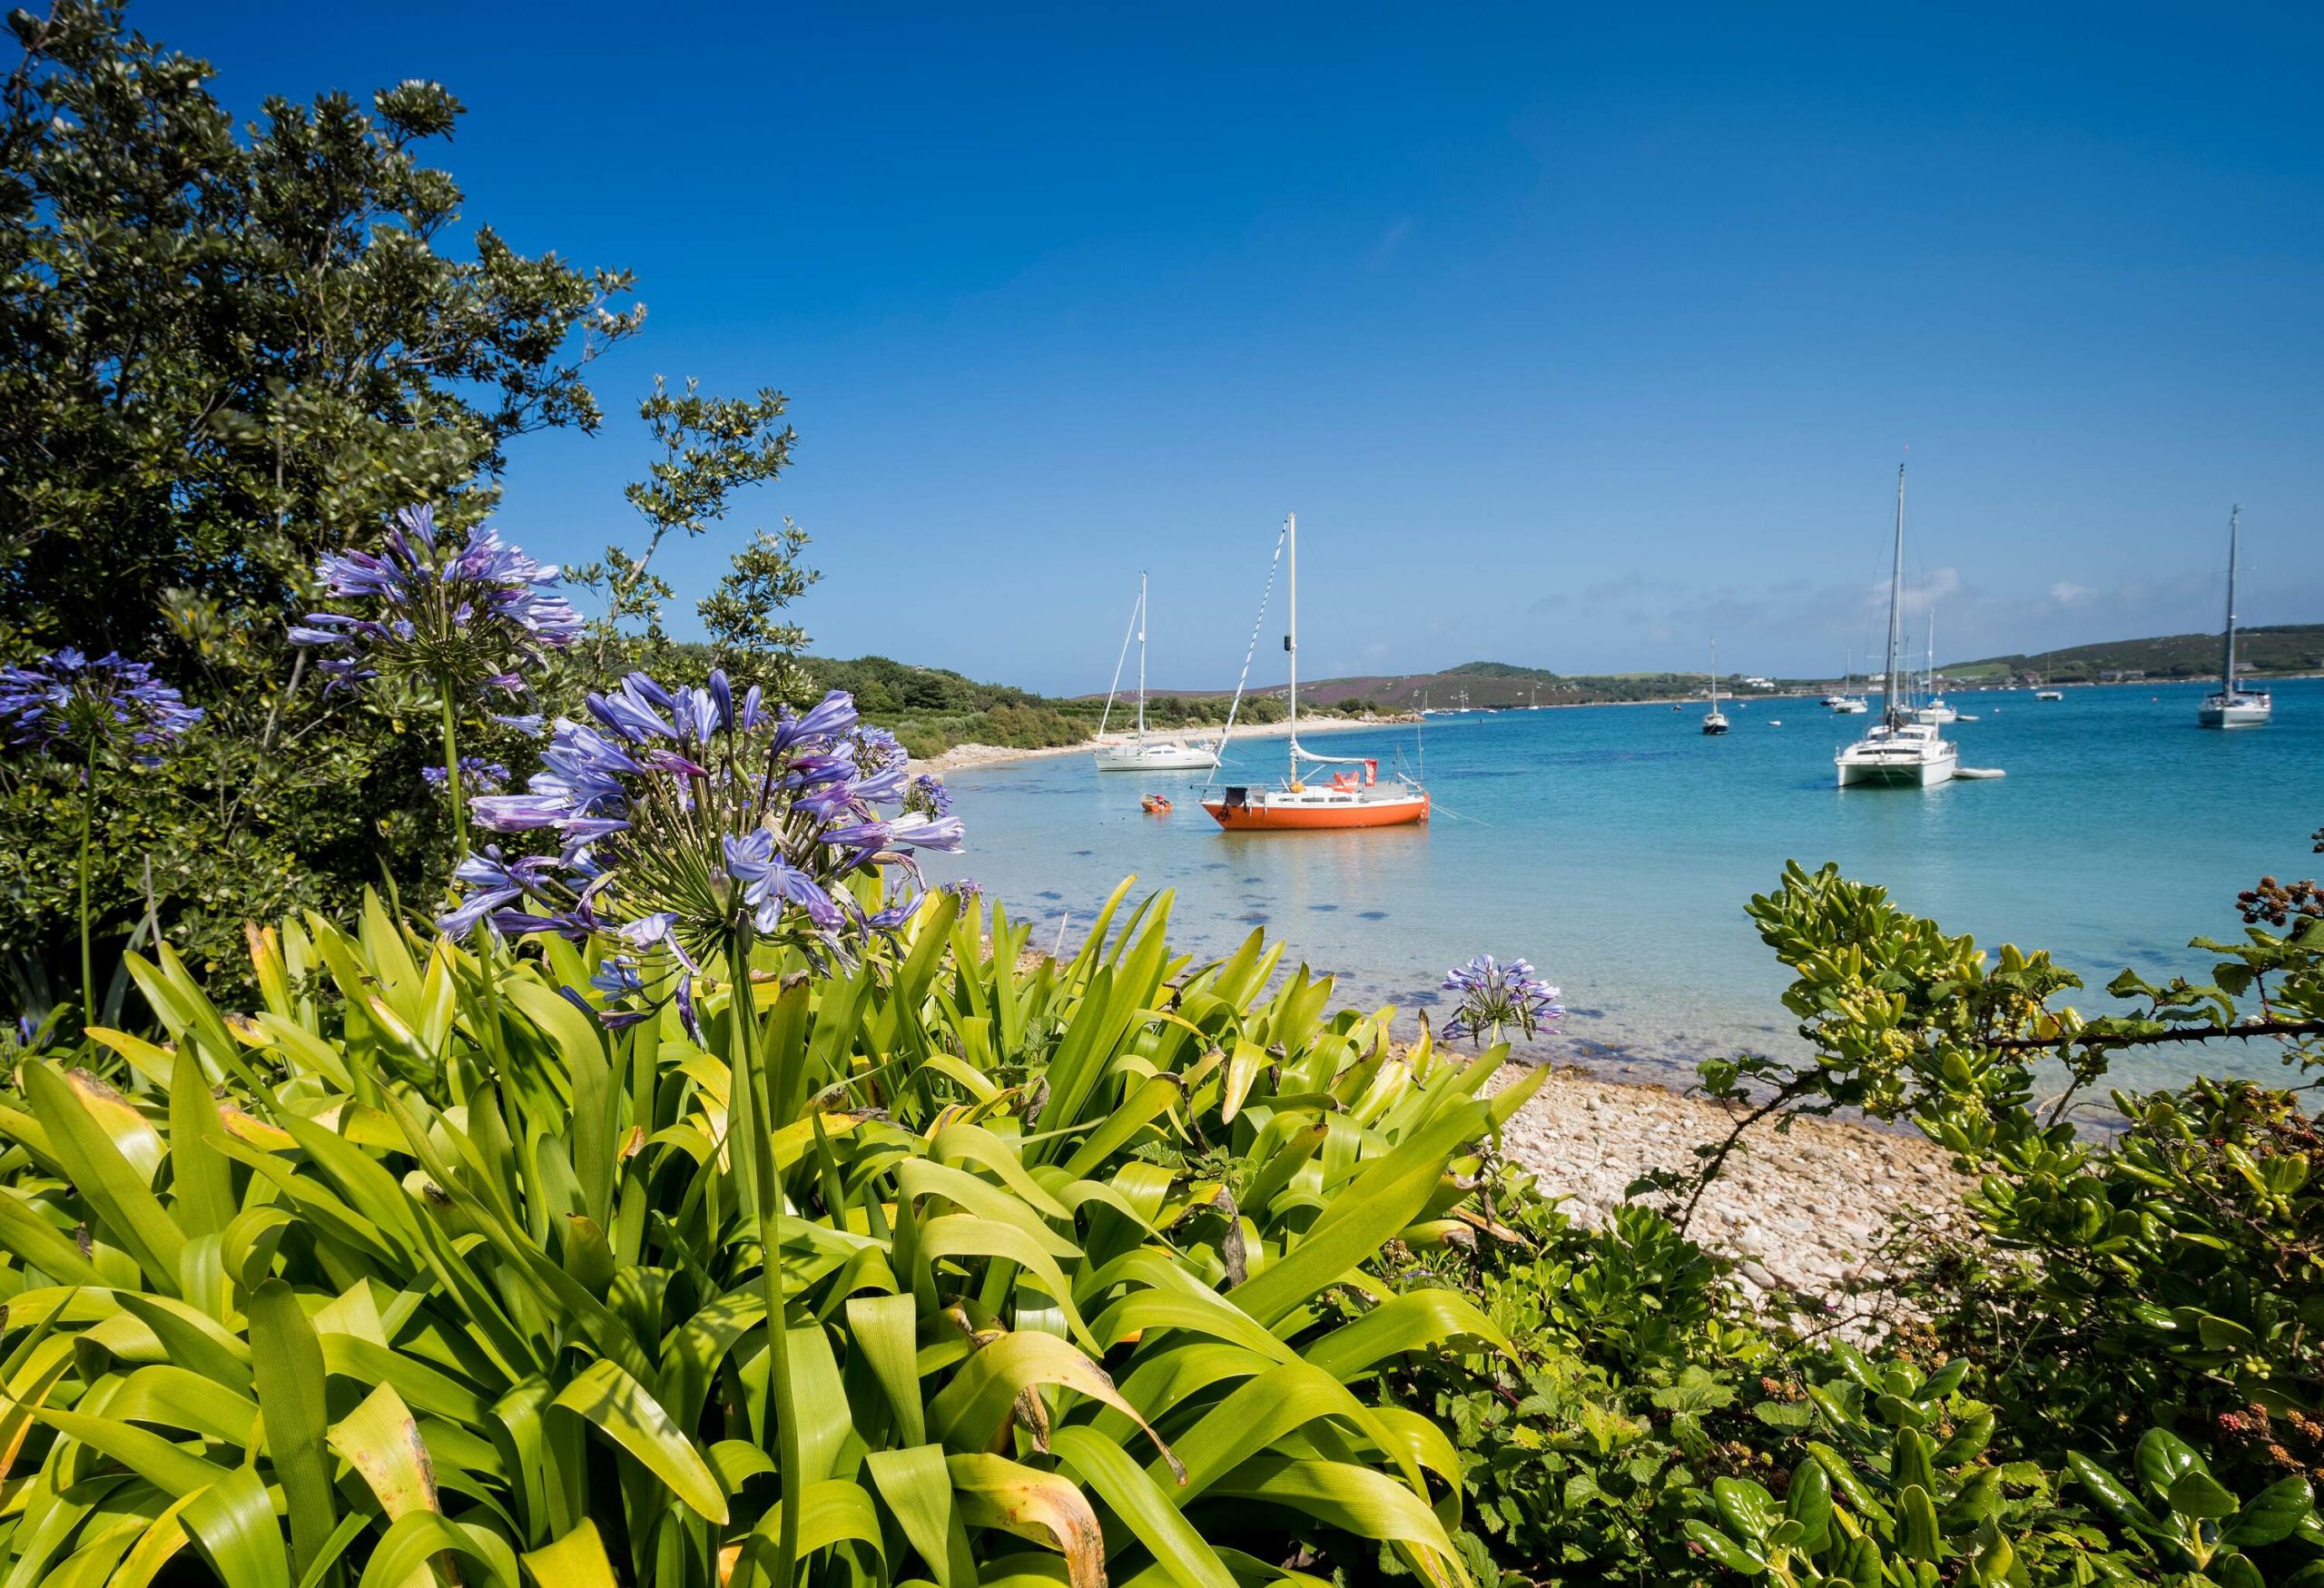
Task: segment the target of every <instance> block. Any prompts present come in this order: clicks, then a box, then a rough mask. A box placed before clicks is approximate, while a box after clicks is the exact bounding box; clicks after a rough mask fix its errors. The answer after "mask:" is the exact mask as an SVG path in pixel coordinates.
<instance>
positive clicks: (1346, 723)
mask: <svg viewBox="0 0 2324 1588" xmlns="http://www.w3.org/2000/svg"><path fill="white" fill-rule="evenodd" d="M1419 721H1420V718H1419V717H1418V716H1416V715H1409V714H1399V715H1394V716H1380V717H1374V719H1373V720H1372V721H1370V722H1357V721H1350V720H1348V719H1347V718H1344V717H1308V718H1305V719H1304V720H1303V721H1302V722H1301V723H1300V725H1299V726H1300V728H1301V730H1302V731H1303V732H1305V733H1310V734H1344V733H1353V732H1354V731H1355V730H1357V729H1359V728H1398V727H1410V726H1411V725H1413V724H1415V723H1417V722H1419ZM1217 731H1218V730H1217V729H1216V728H1204V729H1201V730H1200V731H1199V733H1197V731H1196V730H1195V729H1192V728H1183V729H1169V730H1157V732H1156V733H1155V734H1154V735H1153V736H1154V737H1156V738H1165V739H1167V738H1178V739H1194V738H1205V739H1207V738H1209V737H1210V736H1211V735H1214V734H1216V732H1217ZM1290 733H1291V724H1290V722H1289V721H1288V720H1287V719H1286V720H1285V721H1283V722H1279V723H1237V724H1236V725H1235V726H1234V727H1232V728H1230V729H1228V730H1227V735H1226V736H1227V737H1228V738H1231V739H1281V738H1285V737H1287V736H1289V735H1290ZM1097 746H1098V737H1097V735H1094V734H1092V735H1090V736H1089V737H1088V738H1086V739H1082V740H1080V741H1078V742H1077V743H1075V744H1071V745H1042V746H1041V747H1040V748H1039V749H1035V750H1019V749H1012V748H1010V747H1009V746H1008V745H953V746H952V747H951V748H950V749H949V750H947V751H945V752H944V753H943V754H942V755H931V756H930V757H928V758H927V759H926V760H924V761H922V760H915V761H913V762H912V763H911V765H910V767H909V770H910V771H911V772H912V773H914V774H918V773H923V772H931V773H936V774H944V773H947V772H960V771H965V770H966V769H968V768H970V767H972V766H1001V765H1005V764H1008V763H1009V762H1012V761H1039V760H1046V759H1048V758H1049V757H1052V756H1057V755H1080V754H1082V753H1084V752H1087V751H1089V750H1094V749H1095V748H1097Z"/></svg>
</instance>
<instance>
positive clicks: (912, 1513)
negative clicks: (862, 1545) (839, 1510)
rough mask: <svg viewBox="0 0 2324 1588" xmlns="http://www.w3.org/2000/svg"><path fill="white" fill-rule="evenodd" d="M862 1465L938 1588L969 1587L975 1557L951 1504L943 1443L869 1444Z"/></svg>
mask: <svg viewBox="0 0 2324 1588" xmlns="http://www.w3.org/2000/svg"><path fill="white" fill-rule="evenodd" d="M863 1470H864V1471H865V1472H867V1473H869V1474H870V1475H871V1476H872V1487H873V1488H875V1489H877V1490H878V1491H879V1493H880V1498H881V1500H882V1501H883V1502H885V1503H886V1504H887V1507H888V1510H889V1512H890V1513H891V1514H893V1515H894V1517H895V1519H896V1524H897V1525H898V1526H899V1527H901V1529H902V1530H903V1535H904V1538H905V1540H906V1541H907V1542H908V1543H910V1544H911V1547H912V1548H913V1549H915V1550H917V1551H919V1552H920V1558H921V1560H922V1561H923V1562H925V1563H927V1565H928V1569H929V1571H930V1572H931V1573H932V1574H933V1575H934V1577H935V1579H936V1582H937V1583H939V1584H940V1588H974V1584H975V1583H976V1580H977V1571H976V1563H975V1560H974V1558H973V1557H972V1556H971V1555H970V1552H969V1535H968V1531H967V1529H966V1528H964V1527H963V1526H962V1525H961V1523H960V1516H959V1515H958V1514H957V1513H956V1512H955V1511H954V1510H953V1506H952V1476H951V1474H950V1472H949V1471H947V1470H946V1468H945V1465H944V1447H943V1446H942V1445H913V1446H911V1448H909V1449H904V1450H875V1451H872V1453H871V1454H870V1455H867V1456H865V1457H864V1458H863ZM899 1564H901V1563H899Z"/></svg>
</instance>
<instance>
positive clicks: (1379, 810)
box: [1202, 514, 1428, 833]
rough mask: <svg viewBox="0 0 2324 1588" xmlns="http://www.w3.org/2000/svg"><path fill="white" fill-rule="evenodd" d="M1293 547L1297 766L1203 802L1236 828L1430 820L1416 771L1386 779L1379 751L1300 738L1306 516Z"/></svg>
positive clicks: (1290, 531)
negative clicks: (1278, 781)
mask: <svg viewBox="0 0 2324 1588" xmlns="http://www.w3.org/2000/svg"><path fill="white" fill-rule="evenodd" d="M1284 537H1285V541H1286V542H1287V544H1288V545H1289V547H1290V551H1291V578H1290V589H1291V624H1290V629H1291V632H1290V633H1288V634H1286V635H1285V636H1284V639H1283V648H1284V650H1285V652H1286V653H1288V655H1289V656H1290V666H1291V686H1290V688H1289V690H1288V691H1287V692H1286V697H1287V699H1288V701H1289V704H1290V706H1291V719H1290V720H1291V770H1290V775H1289V776H1287V777H1286V778H1285V780H1284V782H1283V784H1282V785H1281V786H1279V787H1276V788H1251V787H1248V786H1246V785H1242V784H1232V785H1229V786H1228V787H1227V788H1226V791H1225V792H1224V793H1222V794H1215V795H1210V796H1206V798H1205V799H1204V800H1203V802H1202V808H1203V809H1204V810H1206V811H1207V812H1209V813H1210V817H1211V820H1213V821H1215V822H1216V823H1217V824H1219V825H1220V826H1221V827H1224V828H1225V829H1226V831H1228V832H1229V833H1319V832H1336V831H1339V830H1341V829H1344V828H1353V827H1403V826H1408V825H1410V824H1413V823H1415V822H1425V821H1427V820H1428V791H1427V790H1426V789H1424V788H1423V787H1421V785H1420V784H1418V783H1417V782H1415V781H1413V779H1412V778H1409V777H1394V778H1392V779H1390V780H1389V781H1388V782H1387V783H1385V784H1384V783H1382V782H1381V781H1380V761H1379V758H1378V757H1377V756H1372V755H1317V754H1315V752H1314V751H1312V750H1310V749H1308V748H1307V747H1306V746H1305V745H1302V744H1300V742H1299V518H1298V515H1297V514H1293V515H1291V516H1290V517H1289V518H1286V519H1285V522H1284ZM1302 764H1307V765H1326V766H1334V767H1345V768H1347V769H1348V770H1346V771H1344V772H1334V773H1333V774H1331V777H1330V779H1329V781H1328V782H1324V783H1321V784H1315V783H1309V782H1306V781H1305V779H1303V778H1302V776H1301V775H1300V767H1301V765H1302Z"/></svg>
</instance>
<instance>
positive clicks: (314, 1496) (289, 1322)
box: [250, 1279, 339, 1575]
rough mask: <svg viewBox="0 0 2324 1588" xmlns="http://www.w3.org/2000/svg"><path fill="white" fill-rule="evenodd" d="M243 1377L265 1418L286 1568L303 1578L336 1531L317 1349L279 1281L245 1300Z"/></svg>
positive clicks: (296, 1306) (326, 1413) (295, 1303)
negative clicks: (285, 1515)
mask: <svg viewBox="0 0 2324 1588" xmlns="http://www.w3.org/2000/svg"><path fill="white" fill-rule="evenodd" d="M250 1320H251V1375H252V1376H253V1377H254V1378H255V1379H256V1381H257V1384H258V1405H259V1410H260V1412H261V1414H262V1415H264V1417H265V1420H266V1447H267V1452H268V1454H269V1455H271V1456H272V1457H273V1458H274V1475H275V1477H276V1478H277V1479H278V1480H279V1481H280V1482H281V1484H282V1498H283V1504H284V1506H285V1508H286V1509H288V1511H289V1512H290V1514H291V1572H292V1573H293V1574H296V1575H303V1574H304V1573H305V1572H306V1569H307V1564H308V1563H309V1562H310V1561H312V1560H313V1559H314V1558H315V1556H316V1555H317V1553H320V1551H321V1549H322V1547H323V1544H324V1542H325V1541H326V1540H328V1539H329V1538H330V1533H331V1529H332V1528H334V1527H336V1526H338V1525H339V1504H338V1494H337V1492H336V1491H335V1490H334V1489H333V1488H332V1487H331V1464H330V1455H329V1453H328V1452H327V1451H326V1450H325V1448H324V1445H323V1439H324V1436H325V1435H327V1434H328V1433H329V1432H330V1406H329V1403H328V1398H327V1396H326V1393H325V1390H324V1386H323V1377H324V1375H323V1348H322V1343H321V1342H320V1341H319V1340H318V1339H316V1338H315V1328H314V1325H313V1324H312V1323H310V1322H309V1321H308V1318H307V1315H306V1312H305V1311H304V1309H302V1308H301V1307H300V1305H299V1297H298V1296H297V1294H296V1293H295V1292H294V1291H292V1290H291V1287H290V1286H289V1285H287V1284H285V1283H284V1282H283V1281H281V1279H269V1280H268V1281H267V1282H266V1283H265V1284H263V1285H261V1286H260V1287H258V1291H257V1293H256V1294H255V1295H253V1296H252V1297H251V1301H250Z"/></svg>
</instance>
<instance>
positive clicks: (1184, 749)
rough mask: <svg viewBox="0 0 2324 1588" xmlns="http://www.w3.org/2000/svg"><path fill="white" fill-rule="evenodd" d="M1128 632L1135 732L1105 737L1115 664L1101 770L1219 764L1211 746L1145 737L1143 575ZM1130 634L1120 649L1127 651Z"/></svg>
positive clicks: (1102, 719) (1102, 725) (1118, 672)
mask: <svg viewBox="0 0 2324 1588" xmlns="http://www.w3.org/2000/svg"><path fill="white" fill-rule="evenodd" d="M1129 626H1130V633H1131V634H1133V635H1135V636H1137V734H1136V735H1134V736H1133V737H1131V738H1128V739H1118V738H1117V739H1108V738H1107V736H1106V724H1107V722H1108V720H1110V719H1111V717H1112V716H1113V714H1114V695H1115V693H1116V692H1117V691H1118V690H1119V688H1120V687H1121V681H1122V665H1121V663H1120V662H1119V661H1117V662H1116V663H1115V664H1114V688H1113V689H1110V690H1108V691H1107V693H1106V709H1105V712H1104V713H1103V715H1100V716H1099V717H1098V748H1097V752H1096V755H1095V759H1096V761H1097V763H1098V771H1100V772H1186V771H1196V772H1199V771H1201V770H1202V769H1203V768H1205V767H1206V766H1216V765H1217V764H1218V750H1217V748H1216V746H1215V745H1189V744H1187V742H1186V741H1185V740H1184V739H1177V738H1168V739H1149V738H1147V736H1146V576H1145V575H1144V574H1140V575H1138V576H1137V606H1136V607H1131V608H1130V615H1129ZM1129 637H1130V636H1129V635H1125V636H1122V650H1123V652H1124V653H1125V655H1127V653H1128V650H1129Z"/></svg>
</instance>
